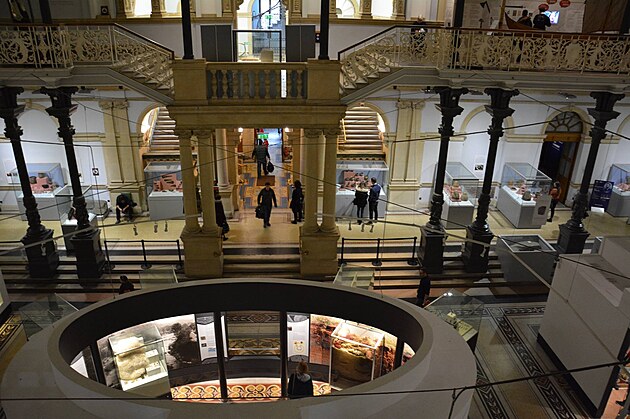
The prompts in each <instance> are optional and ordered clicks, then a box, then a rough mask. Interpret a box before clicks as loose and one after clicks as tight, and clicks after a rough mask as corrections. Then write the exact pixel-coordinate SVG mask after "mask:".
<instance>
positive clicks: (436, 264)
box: [418, 87, 468, 274]
mask: <svg viewBox="0 0 630 419" xmlns="http://www.w3.org/2000/svg"><path fill="white" fill-rule="evenodd" d="M435 91H436V93H438V94H439V95H440V104H439V105H435V107H436V108H437V109H438V110H439V111H440V113H441V114H442V123H441V125H440V127H439V128H438V131H439V133H440V151H439V157H438V163H437V169H436V174H435V185H434V190H433V198H432V200H431V217H430V219H429V222H428V223H427V225H426V226H424V227H423V228H422V229H421V230H420V231H421V238H420V249H418V258H419V259H420V260H422V265H423V267H424V270H425V271H426V272H427V273H432V274H439V273H442V270H443V265H444V227H443V226H442V222H441V218H442V206H443V204H444V176H445V173H446V160H447V158H448V146H449V142H450V141H451V137H452V136H453V134H454V131H453V120H454V119H455V117H456V116H457V115H460V114H461V113H462V111H463V110H464V108H462V107H461V106H459V99H460V97H461V96H462V95H464V94H466V93H468V89H466V88H460V89H453V88H450V87H436V88H435Z"/></svg>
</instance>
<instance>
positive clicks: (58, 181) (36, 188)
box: [9, 163, 66, 221]
mask: <svg viewBox="0 0 630 419" xmlns="http://www.w3.org/2000/svg"><path fill="white" fill-rule="evenodd" d="M26 169H27V171H28V179H29V183H30V184H31V192H33V195H34V196H35V201H36V202H37V209H38V211H39V216H40V218H41V219H42V220H46V221H49V220H58V219H59V218H58V213H57V209H56V208H55V206H56V204H57V202H56V201H55V195H56V194H57V193H58V192H59V191H60V190H61V189H62V188H63V187H64V186H66V182H65V178H64V175H63V170H62V168H61V165H60V164H59V163H29V164H27V165H26ZM9 178H10V179H11V183H17V184H19V183H20V177H19V175H18V171H17V168H15V169H13V170H11V172H10V173H9ZM23 199H24V194H23V193H22V191H21V190H19V189H18V192H17V203H18V209H19V211H20V214H22V215H21V218H22V220H26V214H25V213H26V208H25V207H24V203H23V202H22V200H23Z"/></svg>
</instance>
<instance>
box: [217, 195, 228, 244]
mask: <svg viewBox="0 0 630 419" xmlns="http://www.w3.org/2000/svg"><path fill="white" fill-rule="evenodd" d="M214 213H215V218H216V220H217V226H219V228H220V229H221V238H222V239H223V241H225V240H227V239H228V238H227V237H226V236H225V235H226V234H227V232H228V231H230V226H229V224H228V222H227V217H226V216H225V209H223V202H221V195H220V194H219V192H217V191H214Z"/></svg>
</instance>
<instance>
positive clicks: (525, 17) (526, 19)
mask: <svg viewBox="0 0 630 419" xmlns="http://www.w3.org/2000/svg"><path fill="white" fill-rule="evenodd" d="M516 23H520V24H521V25H525V26H529V27H530V28H531V27H532V26H533V24H532V18H531V17H530V16H529V12H528V11H527V9H523V13H521V17H519V18H518V20H517V21H516Z"/></svg>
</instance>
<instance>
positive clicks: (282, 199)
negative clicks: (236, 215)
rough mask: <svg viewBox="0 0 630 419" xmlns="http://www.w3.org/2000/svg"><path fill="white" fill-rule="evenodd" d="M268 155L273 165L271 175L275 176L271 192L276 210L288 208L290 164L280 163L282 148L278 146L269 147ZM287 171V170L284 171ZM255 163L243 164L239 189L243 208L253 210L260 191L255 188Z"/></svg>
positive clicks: (257, 187)
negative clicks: (274, 199)
mask: <svg viewBox="0 0 630 419" xmlns="http://www.w3.org/2000/svg"><path fill="white" fill-rule="evenodd" d="M269 155H270V156H271V162H272V163H273V164H274V165H275V170H274V171H273V175H274V176H275V178H276V180H275V185H274V186H273V190H274V192H275V193H276V199H277V201H278V208H288V207H289V199H290V198H291V197H290V195H289V190H290V188H289V187H287V186H288V180H289V178H290V177H291V172H290V168H291V163H282V147H281V146H280V145H270V146H269ZM285 168H286V169H289V170H285ZM256 176H257V172H256V163H245V165H244V169H243V174H242V175H241V179H242V181H243V182H244V183H243V186H242V187H241V198H242V199H243V207H244V208H255V207H256V205H257V199H258V193H259V192H260V190H261V189H262V188H261V187H260V186H256Z"/></svg>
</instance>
